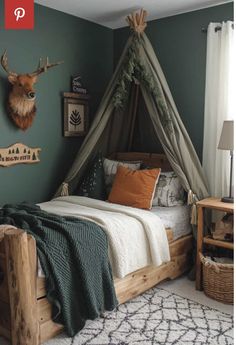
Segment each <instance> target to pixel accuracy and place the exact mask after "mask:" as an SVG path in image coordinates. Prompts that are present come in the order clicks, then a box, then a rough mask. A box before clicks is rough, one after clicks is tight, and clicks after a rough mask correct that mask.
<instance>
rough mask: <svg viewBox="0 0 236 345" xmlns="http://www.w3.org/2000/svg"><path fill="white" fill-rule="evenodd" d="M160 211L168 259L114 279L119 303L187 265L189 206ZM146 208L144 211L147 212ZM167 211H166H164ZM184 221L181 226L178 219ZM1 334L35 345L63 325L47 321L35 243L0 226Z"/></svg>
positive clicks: (137, 156)
mask: <svg viewBox="0 0 236 345" xmlns="http://www.w3.org/2000/svg"><path fill="white" fill-rule="evenodd" d="M112 158H114V159H117V160H142V161H143V162H144V163H145V164H148V165H149V166H152V167H161V168H162V170H164V171H167V170H170V166H169V163H168V161H167V159H166V157H165V156H164V155H158V154H144V153H116V154H114V155H113V156H112ZM172 211H173V212H172V214H174V216H173V217H172V218H171V217H170V210H167V209H165V210H160V209H158V208H155V209H152V211H151V212H153V213H155V212H158V214H159V215H160V213H161V212H162V220H163V222H164V224H165V227H166V233H167V239H168V245H169V253H170V261H168V262H166V263H163V264H161V265H160V266H158V267H157V266H154V265H147V266H145V267H142V268H140V269H138V270H135V271H134V272H131V273H129V274H127V275H125V277H122V278H117V277H115V279H114V283H115V290H116V294H117V298H118V301H119V303H124V302H126V301H128V300H130V299H132V298H134V297H135V296H137V295H139V294H141V293H143V292H144V291H146V290H148V289H149V288H151V287H153V286H155V285H156V284H158V283H159V282H161V281H163V280H165V279H175V278H176V277H178V276H180V275H182V274H183V273H184V272H186V271H187V270H188V269H189V268H190V262H191V260H190V255H191V251H192V234H191V228H190V226H189V223H188V220H187V219H188V214H189V209H188V207H187V206H184V207H182V208H179V209H178V207H177V208H176V209H175V210H174V209H173V210H172ZM147 212H148V211H147ZM168 212H169V213H168ZM180 217H181V218H182V219H185V224H183V223H182V225H181V222H179V218H180ZM0 272H1V273H0V310H1V313H0V335H2V336H4V337H6V338H8V339H10V340H11V341H12V344H13V345H39V344H41V343H43V342H44V341H46V340H48V339H50V338H53V337H54V336H56V335H57V334H59V333H60V332H61V331H62V330H63V326H62V325H59V324H56V323H54V322H53V321H52V319H51V305H50V303H49V302H48V300H47V298H46V289H45V279H44V277H43V276H41V277H40V276H39V275H38V262H37V254H36V245H35V241H34V239H33V238H32V237H31V236H28V235H27V234H26V233H25V232H23V231H22V230H20V229H9V227H5V228H2V229H0Z"/></svg>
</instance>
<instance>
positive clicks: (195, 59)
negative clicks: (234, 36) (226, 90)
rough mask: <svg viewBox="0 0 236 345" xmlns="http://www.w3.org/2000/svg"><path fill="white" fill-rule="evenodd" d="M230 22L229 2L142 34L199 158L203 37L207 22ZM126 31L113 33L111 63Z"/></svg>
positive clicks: (151, 25) (168, 20)
mask: <svg viewBox="0 0 236 345" xmlns="http://www.w3.org/2000/svg"><path fill="white" fill-rule="evenodd" d="M232 19H233V3H229V4H226V5H220V6H215V7H210V8H207V9H203V10H199V11H194V12H189V13H185V14H181V15H177V16H172V17H168V18H164V19H159V20H154V21H151V22H148V26H147V29H146V33H147V35H148V37H149V39H150V41H151V43H152V45H153V47H154V50H155V52H156V54H157V57H158V59H159V61H160V64H161V66H162V69H163V71H164V74H165V76H166V79H167V82H168V84H169V87H170V89H171V92H172V95H173V98H174V100H175V102H176V105H177V108H178V110H179V113H180V116H181V118H182V120H183V122H184V124H185V126H186V128H187V131H188V133H189V135H190V137H191V139H192V141H193V144H194V146H195V148H196V151H197V153H198V155H199V157H200V158H201V157H202V141H203V124H204V92H205V68H206V63H205V62H206V38H207V35H206V34H204V33H202V32H201V29H202V28H203V27H207V25H208V24H209V22H217V21H219V22H222V21H224V20H232ZM128 35H129V29H127V28H124V29H117V30H115V31H114V63H115V64H116V63H117V61H118V59H119V57H120V54H121V52H122V49H123V47H124V45H125V42H126V40H127V37H128Z"/></svg>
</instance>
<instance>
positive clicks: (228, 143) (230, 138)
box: [218, 120, 234, 203]
mask: <svg viewBox="0 0 236 345" xmlns="http://www.w3.org/2000/svg"><path fill="white" fill-rule="evenodd" d="M218 149H220V150H229V151H230V182H229V196H225V197H223V198H222V199H221V201H222V202H230V203H233V202H234V197H233V194H232V175H233V150H234V121H232V120H230V121H224V123H223V128H222V132H221V136H220V141H219V145H218Z"/></svg>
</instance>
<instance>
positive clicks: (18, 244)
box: [4, 229, 39, 345]
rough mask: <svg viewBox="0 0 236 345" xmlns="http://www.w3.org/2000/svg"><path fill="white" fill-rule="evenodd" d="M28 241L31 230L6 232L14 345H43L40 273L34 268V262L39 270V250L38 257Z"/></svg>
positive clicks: (5, 241) (5, 240)
mask: <svg viewBox="0 0 236 345" xmlns="http://www.w3.org/2000/svg"><path fill="white" fill-rule="evenodd" d="M28 241H29V240H28V236H27V233H26V232H24V231H22V230H19V229H10V230H7V231H6V232H5V234H4V243H5V252H6V260H7V272H8V288H9V298H10V310H11V338H12V345H38V344H39V323H38V315H37V299H36V276H35V275H34V274H33V269H32V268H33V265H34V266H35V269H36V251H35V258H34V256H33V253H32V246H28V243H29V242H28ZM29 247H30V248H29ZM31 259H32V261H33V262H31ZM35 269H34V270H35Z"/></svg>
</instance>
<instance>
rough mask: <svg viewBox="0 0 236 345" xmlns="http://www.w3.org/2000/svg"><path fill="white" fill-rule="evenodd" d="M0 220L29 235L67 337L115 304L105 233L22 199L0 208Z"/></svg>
mask: <svg viewBox="0 0 236 345" xmlns="http://www.w3.org/2000/svg"><path fill="white" fill-rule="evenodd" d="M0 224H11V225H14V226H16V227H18V228H21V229H24V230H25V231H27V233H28V234H30V235H32V236H34V238H35V240H36V244H37V252H38V256H39V259H40V262H41V265H42V268H43V271H44V273H45V276H46V284H47V297H48V299H49V301H50V302H51V303H52V305H53V320H54V321H55V322H59V323H62V324H63V325H65V329H66V332H67V334H68V335H69V336H74V335H75V334H76V333H77V332H78V331H79V330H81V329H82V328H83V327H84V325H85V322H86V320H89V319H90V320H93V319H95V318H97V317H98V316H100V314H101V313H102V312H104V311H105V310H113V309H114V308H115V307H116V306H117V299H116V295H115V289H114V284H113V278H112V271H111V267H110V263H109V259H108V243H107V237H106V234H105V232H104V231H103V230H102V228H100V227H99V226H98V225H96V224H94V223H92V222H89V221H85V220H80V219H77V218H72V217H61V216H57V215H54V214H49V213H47V212H45V211H42V210H41V209H40V208H39V207H38V206H36V205H29V204H25V203H23V204H17V205H5V206H4V207H3V208H2V209H0Z"/></svg>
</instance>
